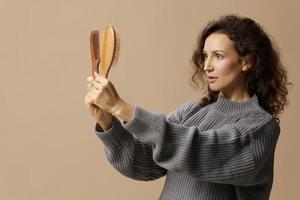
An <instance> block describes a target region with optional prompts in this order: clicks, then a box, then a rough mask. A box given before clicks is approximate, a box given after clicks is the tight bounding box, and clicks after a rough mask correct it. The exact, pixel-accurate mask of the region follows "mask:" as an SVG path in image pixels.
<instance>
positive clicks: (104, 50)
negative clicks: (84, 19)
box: [98, 25, 120, 78]
mask: <svg viewBox="0 0 300 200" xmlns="http://www.w3.org/2000/svg"><path fill="white" fill-rule="evenodd" d="M119 52H120V35H119V32H118V31H117V30H116V29H115V28H114V27H113V26H112V25H108V26H106V27H105V28H104V30H103V32H102V34H101V38H100V64H99V69H98V71H99V73H100V74H101V75H103V76H104V77H105V78H107V77H108V73H109V70H110V68H111V67H113V66H115V64H116V63H117V60H118V57H119Z"/></svg>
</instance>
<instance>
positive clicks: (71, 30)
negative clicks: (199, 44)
mask: <svg viewBox="0 0 300 200" xmlns="http://www.w3.org/2000/svg"><path fill="white" fill-rule="evenodd" d="M299 6H300V5H299V2H297V1H296V0H294V1H282V0H253V1H251V2H250V1H239V0H225V1H216V0H211V1H201V0H186V1H179V0H151V1H146V0H93V1H92V0H85V1H79V0H76V1H71V0H64V1H63V0H51V1H50V0H48V1H46V0H40V1H38V0H26V1H22V0H0V30H1V37H0V66H1V67H0V69H1V71H0V102H1V103H0V111H1V112H0V121H1V126H0V133H1V135H0V136H1V138H0V159H1V164H0V199H5V200H19V199H22V200H40V199H43V200H54V199H59V200H60V199H63V200H69V199H70V200H83V199H89V200H96V199H97V200H98V199H106V200H115V199H130V200H140V199H143V200H152V199H158V197H159V195H160V193H161V191H162V188H163V184H164V180H165V177H163V178H160V179H159V180H155V181H151V182H139V181H135V180H131V179H129V178H126V177H125V176H123V175H121V174H120V173H118V172H117V171H116V170H115V169H114V168H113V167H112V166H111V165H110V164H109V163H108V161H107V160H106V157H105V154H104V151H103V148H104V146H103V145H102V143H101V141H100V140H99V139H98V138H97V136H96V135H95V133H94V125H95V121H94V119H93V118H92V116H91V115H90V113H89V112H88V110H87V108H86V107H85V104H84V97H85V95H86V91H87V90H86V78H87V77H88V76H90V75H91V62H90V49H89V34H90V32H91V31H92V30H100V31H101V28H103V27H104V26H105V25H108V24H113V25H114V26H115V27H116V28H117V29H118V30H119V32H120V36H121V46H120V57H119V59H118V63H117V65H116V67H115V68H112V69H111V71H110V74H109V77H108V79H109V80H110V81H112V83H113V84H114V86H115V87H116V89H117V91H118V93H119V95H120V96H121V97H122V98H123V99H124V100H126V101H127V102H128V103H131V104H135V105H139V106H142V107H143V108H145V109H148V110H149V111H152V112H159V113H164V114H168V113H169V112H171V111H173V110H174V109H176V107H177V106H179V105H180V104H181V103H183V102H185V101H187V100H190V99H196V98H199V97H200V92H199V91H197V90H194V89H193V88H192V87H191V81H190V79H191V72H192V70H191V69H192V68H191V65H190V59H191V56H192V52H193V49H194V46H195V42H196V38H197V36H198V34H199V32H200V30H201V29H202V28H203V26H205V25H206V23H207V22H208V21H209V20H211V19H216V18H218V17H219V16H220V15H224V14H239V15H243V16H247V17H250V18H253V19H254V20H256V21H257V22H258V23H260V24H261V25H262V26H263V27H264V28H265V30H266V31H267V32H268V33H270V34H271V35H272V36H273V37H274V38H275V40H276V44H277V45H278V46H279V47H280V49H281V56H282V60H283V62H284V63H285V64H286V66H287V70H288V78H289V81H291V82H293V83H294V84H295V87H294V88H293V89H292V90H290V93H289V96H288V98H289V100H290V105H289V106H288V107H286V110H285V111H284V113H283V114H282V115H281V116H280V119H281V124H280V126H281V136H280V138H279V141H278V145H277V150H276V157H275V166H274V172H275V177H274V183H273V189H272V192H271V199H272V200H282V199H285V200H293V199H296V198H297V196H299V189H298V184H299V178H300V176H299V168H300V157H299V154H300V147H299V146H300V145H299V142H300V141H299V138H300V134H299V132H298V130H299V126H298V125H299V111H300V110H299V102H300V93H299V92H300V91H299V86H298V83H299V78H298V75H299V72H300V68H299V61H298V60H297V58H299V53H300V51H299V44H300V39H299V35H300V30H299V27H300V15H299Z"/></svg>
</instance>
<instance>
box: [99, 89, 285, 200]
mask: <svg viewBox="0 0 300 200" xmlns="http://www.w3.org/2000/svg"><path fill="white" fill-rule="evenodd" d="M95 130H96V134H97V136H98V137H99V138H100V139H101V141H102V142H103V144H104V146H105V155H106V157H107V159H108V161H109V162H110V163H111V165H112V166H113V167H114V168H115V169H116V170H118V171H119V172H120V173H121V174H123V175H125V176H127V177H129V178H131V179H135V180H142V181H150V180H155V179H158V178H160V177H162V176H164V175H166V181H165V184H164V188H163V191H162V193H161V194H160V197H159V199H160V200H194V199H197V200H235V199H238V200H267V199H269V196H270V192H271V189H272V183H273V167H274V153H275V147H276V143H277V140H278V137H279V134H280V126H279V124H278V123H277V122H276V120H275V118H274V117H272V115H270V114H269V113H268V112H266V111H265V110H264V109H263V108H262V107H260V105H259V101H258V97H257V96H256V94H254V95H253V96H252V97H251V98H250V99H249V100H246V101H242V102H236V101H231V100H229V99H226V98H225V97H224V96H222V95H219V96H218V99H217V101H216V102H214V103H212V104H209V105H207V106H204V107H201V106H200V104H199V103H198V102H197V101H196V100H190V101H187V102H185V103H183V104H182V105H180V106H179V107H178V108H177V109H176V110H175V111H173V112H171V113H170V114H169V115H168V116H165V115H164V114H161V113H154V112H150V111H148V110H146V109H144V108H142V107H140V106H137V105H134V116H133V118H132V119H131V121H129V122H127V123H122V122H120V121H119V119H118V118H116V117H114V118H113V122H112V127H111V128H110V129H109V130H107V131H103V129H102V128H101V127H100V125H99V124H98V123H96V126H95Z"/></svg>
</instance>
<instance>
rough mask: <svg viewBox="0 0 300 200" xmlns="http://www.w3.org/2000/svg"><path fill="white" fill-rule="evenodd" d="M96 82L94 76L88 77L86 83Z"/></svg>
mask: <svg viewBox="0 0 300 200" xmlns="http://www.w3.org/2000/svg"><path fill="white" fill-rule="evenodd" d="M93 80H94V78H93V77H92V76H89V77H87V79H86V82H88V83H90V82H92V81H93Z"/></svg>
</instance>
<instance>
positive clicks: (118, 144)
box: [95, 117, 166, 181]
mask: <svg viewBox="0 0 300 200" xmlns="http://www.w3.org/2000/svg"><path fill="white" fill-rule="evenodd" d="M95 130H96V134H97V136H98V137H99V138H100V140H101V141H102V142H103V144H104V152H105V155H106V158H107V160H108V161H109V162H110V164H111V165H112V166H113V167H114V168H115V169H116V170H117V171H119V172H120V173H121V174H123V175H124V176H126V177H129V178H131V179H134V180H142V181H151V180H155V179H158V178H160V177H162V176H164V175H165V174H166V169H164V168H162V167H160V166H159V165H157V164H156V163H155V162H154V161H153V157H152V156H153V151H152V145H151V144H145V143H143V142H141V141H139V140H137V139H136V138H134V137H133V136H132V135H131V134H130V133H129V132H128V131H127V130H125V129H124V128H123V127H122V122H121V121H119V119H118V118H116V117H113V122H112V127H111V128H110V129H109V130H106V131H104V130H103V129H102V127H101V126H100V125H99V124H98V123H96V125H95Z"/></svg>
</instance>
